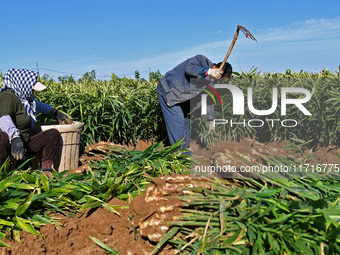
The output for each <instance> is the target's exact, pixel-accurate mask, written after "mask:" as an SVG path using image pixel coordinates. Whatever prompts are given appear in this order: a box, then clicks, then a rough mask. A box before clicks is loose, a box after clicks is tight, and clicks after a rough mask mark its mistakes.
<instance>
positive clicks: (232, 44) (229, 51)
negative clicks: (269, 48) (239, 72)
mask: <svg viewBox="0 0 340 255" xmlns="http://www.w3.org/2000/svg"><path fill="white" fill-rule="evenodd" d="M240 30H241V31H242V32H243V33H244V34H245V35H246V37H247V38H249V39H252V40H254V41H255V42H257V41H256V39H255V37H254V36H253V35H252V34H251V33H250V32H249V31H248V29H246V28H245V27H242V26H240V25H238V26H237V29H236V33H235V35H234V39H233V41H232V42H231V45H230V47H229V50H228V52H227V55H226V56H225V58H224V60H223V62H222V64H221V66H220V69H219V70H220V71H221V70H222V69H223V67H224V65H225V63H226V62H227V59H228V58H229V55H230V53H231V51H232V50H233V48H234V45H235V42H236V40H237V37H238V34H239V32H240Z"/></svg>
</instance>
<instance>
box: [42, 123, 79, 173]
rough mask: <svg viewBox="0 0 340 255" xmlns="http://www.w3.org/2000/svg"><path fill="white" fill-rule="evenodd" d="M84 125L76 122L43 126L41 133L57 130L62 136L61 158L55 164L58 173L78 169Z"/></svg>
mask: <svg viewBox="0 0 340 255" xmlns="http://www.w3.org/2000/svg"><path fill="white" fill-rule="evenodd" d="M83 126H84V123H82V122H77V121H74V122H73V123H72V124H68V125H42V126H41V131H46V130H48V129H52V128H55V129H57V130H58V131H59V133H60V134H61V142H60V150H59V158H58V159H57V162H55V163H54V167H55V169H56V170H57V171H58V172H62V171H64V170H72V169H75V168H77V167H78V163H79V144H80V135H81V131H82V129H83Z"/></svg>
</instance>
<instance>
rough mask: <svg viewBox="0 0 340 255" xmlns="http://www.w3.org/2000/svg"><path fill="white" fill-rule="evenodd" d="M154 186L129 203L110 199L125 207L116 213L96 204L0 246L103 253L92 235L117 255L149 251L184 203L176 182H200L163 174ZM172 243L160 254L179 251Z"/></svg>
mask: <svg viewBox="0 0 340 255" xmlns="http://www.w3.org/2000/svg"><path fill="white" fill-rule="evenodd" d="M150 179H151V183H150V186H149V187H148V188H147V189H146V191H145V192H144V194H143V195H140V196H138V197H136V198H135V199H134V200H133V201H132V202H130V203H129V204H128V203H126V202H123V201H120V200H119V199H116V198H113V199H112V200H111V201H110V202H109V204H110V205H116V206H125V207H128V208H127V209H117V212H118V213H119V215H117V214H113V213H110V212H108V211H107V210H106V209H103V208H98V209H95V210H93V209H91V210H87V211H86V212H85V213H84V214H83V215H76V216H75V217H74V218H71V217H64V218H63V219H62V220H60V223H61V224H62V226H60V227H59V229H57V228H56V227H55V226H53V225H52V224H47V225H45V226H43V227H41V229H40V232H41V234H42V236H43V239H42V238H40V237H38V236H35V235H32V234H29V233H27V232H22V236H21V242H20V243H19V244H18V243H15V242H9V241H7V242H6V243H7V244H9V245H11V246H13V247H14V249H11V248H0V252H1V253H2V252H3V254H5V255H9V254H13V255H27V254H30V255H41V254H49V255H59V254H67V255H84V254H91V255H96V254H104V250H103V249H102V248H100V247H99V246H97V245H96V244H95V243H94V241H92V240H91V239H90V236H91V237H95V238H97V239H99V240H101V241H103V242H104V243H105V244H106V245H108V246H109V247H111V248H116V249H117V250H118V251H119V254H129V255H130V254H131V255H144V254H145V255H148V254H151V252H152V250H153V249H154V248H155V245H156V243H157V242H158V241H160V240H161V238H162V237H163V236H164V233H166V231H167V230H168V226H167V224H166V223H165V222H167V221H169V220H172V219H173V217H175V216H178V215H180V213H179V211H178V208H179V207H180V205H181V202H180V201H179V200H178V199H176V198H174V195H179V194H182V193H183V192H182V191H180V190H179V189H178V187H188V186H192V185H196V186H199V185H202V184H201V183H199V180H196V179H195V180H194V181H193V180H192V179H191V178H190V177H188V176H181V175H176V176H161V177H158V178H156V179H154V178H151V177H150ZM176 252H177V250H175V249H173V248H172V247H171V246H165V247H162V248H161V249H160V250H159V254H175V253H176Z"/></svg>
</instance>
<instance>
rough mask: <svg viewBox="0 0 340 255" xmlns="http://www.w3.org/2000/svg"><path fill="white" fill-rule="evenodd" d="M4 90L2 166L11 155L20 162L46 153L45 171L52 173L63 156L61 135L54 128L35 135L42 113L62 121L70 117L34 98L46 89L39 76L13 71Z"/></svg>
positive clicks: (1, 95) (0, 105)
mask: <svg viewBox="0 0 340 255" xmlns="http://www.w3.org/2000/svg"><path fill="white" fill-rule="evenodd" d="M2 83H3V87H2V88H0V167H1V166H2V164H3V163H4V161H5V160H6V159H7V158H8V156H10V155H12V156H13V157H14V159H16V160H20V159H22V158H23V157H24V156H25V155H27V156H29V157H31V156H33V155H34V154H35V153H37V152H39V151H42V159H41V161H42V162H41V169H42V170H43V171H44V172H49V171H51V170H52V168H53V164H54V160H55V159H56V158H57V156H58V154H59V144H60V140H61V135H60V133H59V131H58V130H56V129H50V130H47V131H44V132H41V133H39V134H35V135H34V132H33V130H34V127H35V125H36V115H37V114H38V113H43V114H46V115H48V114H51V115H55V116H56V117H57V119H58V120H61V119H65V120H67V121H68V122H69V121H70V118H69V117H68V116H67V115H66V114H64V113H62V112H60V111H58V110H57V109H55V108H53V107H52V106H50V105H49V104H46V103H42V102H39V101H38V100H36V99H35V98H34V90H43V89H45V88H46V87H45V86H44V85H43V84H41V83H40V82H38V73H37V72H33V71H30V70H26V69H14V68H13V69H10V70H8V71H7V72H6V74H5V75H4V77H3V82H2Z"/></svg>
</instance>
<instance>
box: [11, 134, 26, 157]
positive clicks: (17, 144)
mask: <svg viewBox="0 0 340 255" xmlns="http://www.w3.org/2000/svg"><path fill="white" fill-rule="evenodd" d="M11 153H12V156H13V157H14V158H15V159H16V160H19V159H22V158H23V157H24V155H25V145H24V142H23V141H22V140H21V138H20V136H16V137H14V138H13V139H12V141H11Z"/></svg>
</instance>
